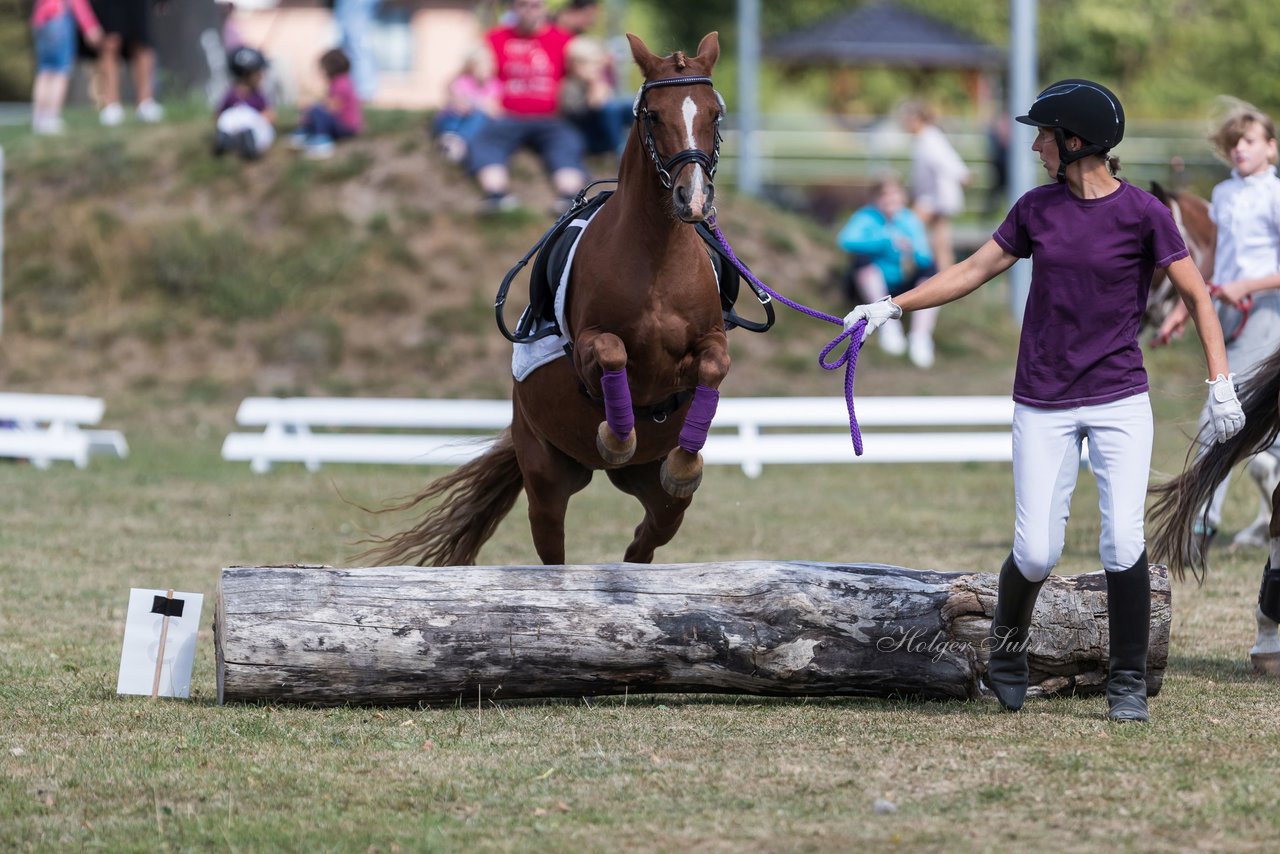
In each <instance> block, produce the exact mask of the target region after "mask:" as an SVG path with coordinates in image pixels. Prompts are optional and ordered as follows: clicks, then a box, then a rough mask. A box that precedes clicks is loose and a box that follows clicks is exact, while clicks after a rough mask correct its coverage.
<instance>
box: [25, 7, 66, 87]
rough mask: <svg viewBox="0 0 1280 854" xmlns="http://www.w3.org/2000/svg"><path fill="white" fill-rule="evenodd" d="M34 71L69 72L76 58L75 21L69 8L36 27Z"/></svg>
mask: <svg viewBox="0 0 1280 854" xmlns="http://www.w3.org/2000/svg"><path fill="white" fill-rule="evenodd" d="M33 35H34V36H35V51H36V72H37V73H38V72H42V71H52V72H56V73H58V74H70V73H71V69H72V67H73V66H74V65H75V60H76V22H75V19H74V18H72V17H71V9H70V7H68V8H67V11H65V12H63V13H62V14H61V15H59V16H58V17H56V18H50V19H49V20H48V21H47V22H45V23H44V24H42V25H40V26H39V27H36V31H35V33H34V34H33Z"/></svg>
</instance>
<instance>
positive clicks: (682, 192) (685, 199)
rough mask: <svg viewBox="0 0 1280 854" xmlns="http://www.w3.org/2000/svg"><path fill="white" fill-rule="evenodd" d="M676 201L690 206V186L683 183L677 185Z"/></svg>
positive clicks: (684, 205)
mask: <svg viewBox="0 0 1280 854" xmlns="http://www.w3.org/2000/svg"><path fill="white" fill-rule="evenodd" d="M675 196H676V203H677V204H679V205H681V206H683V207H688V206H689V188H688V187H685V186H683V185H677V186H676V189H675Z"/></svg>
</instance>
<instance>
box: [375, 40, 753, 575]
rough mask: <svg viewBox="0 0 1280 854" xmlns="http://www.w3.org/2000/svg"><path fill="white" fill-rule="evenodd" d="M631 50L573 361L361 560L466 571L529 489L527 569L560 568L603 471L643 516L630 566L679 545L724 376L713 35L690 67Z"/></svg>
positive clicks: (578, 305) (582, 253)
mask: <svg viewBox="0 0 1280 854" xmlns="http://www.w3.org/2000/svg"><path fill="white" fill-rule="evenodd" d="M627 38H628V39H629V40H630V42H631V53H632V56H633V57H634V58H635V62H636V64H637V65H638V66H639V67H640V70H641V72H643V74H644V80H645V82H644V85H643V86H642V87H641V89H640V93H639V94H638V95H637V97H636V105H635V113H636V121H635V123H634V124H633V126H632V130H631V135H630V137H629V138H628V140H627V144H626V147H625V149H624V151H623V154H622V159H621V162H620V164H619V168H618V186H617V190H616V191H615V192H614V193H613V195H612V196H610V197H609V198H608V200H607V201H606V202H605V203H604V205H603V206H602V207H601V208H600V210H599V212H598V213H597V214H596V216H595V217H594V218H593V219H592V220H591V222H590V225H589V226H587V228H586V230H585V232H584V233H583V235H582V239H581V241H580V243H579V245H578V247H577V251H576V255H575V257H574V261H573V265H572V268H571V275H570V279H569V290H568V294H567V303H566V307H565V311H564V315H565V320H566V322H567V326H568V328H567V329H564V330H562V331H563V333H564V334H565V335H566V336H568V337H569V339H570V340H571V342H572V348H571V352H570V354H569V356H568V357H567V358H558V359H556V360H554V361H552V362H550V363H548V364H545V365H543V366H542V367H539V368H537V369H536V370H534V371H533V373H532V374H530V375H529V376H528V377H526V378H525V379H524V380H523V381H521V382H516V383H514V390H513V394H512V409H513V417H512V423H511V426H510V427H509V428H508V429H506V430H504V431H503V432H502V433H501V434H500V435H499V436H498V438H497V441H496V442H495V444H494V445H493V446H492V447H491V448H490V450H489V451H488V452H486V453H485V454H484V455H483V456H481V457H478V458H476V459H475V460H472V461H471V462H469V463H466V464H464V465H463V466H461V467H459V468H457V469H455V470H454V471H453V472H451V473H449V474H447V475H444V476H443V477H441V478H439V479H437V480H435V481H433V482H432V483H430V484H428V485H427V487H426V488H425V489H424V490H423V491H422V492H421V493H419V494H418V495H416V496H414V497H412V498H410V499H409V500H408V501H406V502H405V503H403V504H401V505H398V506H397V507H392V508H389V509H391V510H403V509H408V508H411V507H413V506H415V505H417V504H419V503H421V502H424V501H428V500H436V499H438V500H439V503H438V504H436V505H435V506H434V507H432V508H430V509H429V510H428V511H427V512H426V515H425V516H424V517H423V518H422V519H421V520H420V521H419V522H418V524H417V525H416V526H414V527H413V528H412V529H410V530H408V531H404V532H402V533H400V534H396V535H393V536H391V537H387V538H379V539H377V540H376V541H377V542H379V543H380V545H379V546H377V547H376V548H374V549H372V550H371V551H370V552H367V553H366V556H373V557H375V558H377V559H379V560H389V561H401V560H407V561H410V562H412V563H415V564H419V565H423V566H425V565H436V566H460V565H467V564H473V563H475V560H476V556H477V555H478V554H479V552H480V548H481V547H482V546H483V545H484V543H485V542H486V541H488V539H489V538H490V537H491V536H492V535H493V532H494V530H495V529H496V528H497V526H498V523H499V522H500V521H501V520H502V519H503V518H504V517H505V516H506V514H507V513H508V512H510V510H511V508H512V506H513V505H514V504H515V501H516V499H517V498H518V497H519V494H520V491H521V490H524V492H525V494H526V495H527V496H528V502H529V524H530V527H531V529H532V534H533V544H534V548H535V549H536V550H537V553H538V557H539V558H540V559H541V560H542V562H543V563H544V564H563V563H564V562H565V546H564V539H565V514H566V511H567V508H568V505H569V499H570V497H571V496H573V495H574V494H575V493H577V492H579V491H581V490H582V489H584V488H585V487H586V486H587V484H588V483H589V482H590V481H591V478H592V475H593V473H594V472H595V471H596V470H599V469H603V470H604V471H605V472H606V473H607V475H608V477H609V479H610V480H611V481H612V482H613V484H614V486H616V487H617V488H618V489H620V490H622V491H623V492H626V493H628V494H630V495H633V496H635V497H636V498H637V499H639V501H640V504H641V505H642V506H643V507H644V519H643V520H642V521H641V522H640V524H639V525H638V526H637V527H636V529H635V537H634V539H633V540H632V541H631V544H630V545H629V546H628V547H627V549H626V553H625V556H624V559H625V560H627V561H636V562H641V563H647V562H650V561H652V560H653V556H654V551H655V550H656V549H657V548H658V547H659V546H662V545H664V544H666V543H668V542H670V540H671V538H672V537H674V536H675V534H676V531H677V530H679V528H680V524H681V522H682V521H683V519H684V513H685V510H686V509H687V508H688V507H689V504H690V502H691V500H692V495H693V492H694V490H695V489H697V487H698V484H699V482H700V481H701V478H702V455H701V454H700V453H699V451H700V449H701V448H702V446H703V443H704V442H705V440H706V435H707V430H708V429H709V427H710V423H711V418H712V416H714V414H715V409H716V403H717V401H718V398H719V391H718V387H719V385H720V383H721V381H723V380H724V378H725V375H726V374H727V373H728V371H729V351H728V342H727V339H726V336H725V322H724V319H723V317H722V314H721V301H720V295H719V292H718V289H717V276H716V272H715V268H714V267H713V266H712V262H711V258H710V256H709V255H708V253H707V250H706V248H705V246H704V244H703V240H702V238H701V237H700V236H699V235H698V233H697V231H696V230H695V227H694V224H695V223H699V222H702V221H703V220H705V219H706V218H707V217H708V216H709V215H710V214H711V213H712V202H713V197H714V188H713V186H712V178H713V176H714V173H715V166H716V159H717V157H718V152H719V141H720V121H721V119H722V118H723V114H724V102H723V101H722V100H721V99H720V96H719V94H718V93H717V92H716V90H715V88H714V87H713V86H712V83H711V71H712V68H713V67H714V66H715V63H716V59H717V58H718V57H719V54H720V46H719V39H718V37H717V34H716V33H711V34H709V35H707V36H706V37H705V38H703V40H702V43H701V44H700V45H699V46H698V53H697V55H696V56H686V55H685V54H684V53H683V52H676V53H674V54H672V55H671V56H667V57H659V56H656V55H654V54H653V53H651V52H650V51H649V49H648V48H647V47H646V46H645V44H644V42H642V41H641V40H640V39H639V38H637V37H636V36H633V35H628V36H627Z"/></svg>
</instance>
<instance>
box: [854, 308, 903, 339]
mask: <svg viewBox="0 0 1280 854" xmlns="http://www.w3.org/2000/svg"><path fill="white" fill-rule="evenodd" d="M899 317H902V309H901V308H899V307H898V304H897V303H895V302H894V301H893V299H892V298H890V297H884V298H883V299H878V300H876V301H875V302H872V303H867V304H865V305H859V306H856V307H854V309H853V311H851V312H849V313H848V314H846V315H845V316H844V328H845V329H846V330H847V329H852V328H853V325H854V324H855V323H857V322H858V321H859V320H865V321H867V326H866V328H865V329H863V330H862V339H863V340H864V341H865V340H866V338H867V336H868V335H870V334H871V333H872V332H875V331H876V330H877V329H879V328H880V327H881V326H884V324H885V321H888V320H897V319H898V318H899Z"/></svg>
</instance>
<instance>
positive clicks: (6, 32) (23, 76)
mask: <svg viewBox="0 0 1280 854" xmlns="http://www.w3.org/2000/svg"><path fill="white" fill-rule="evenodd" d="M30 21H31V0H0V101H25V100H28V99H30V97H31V79H32V71H33V70H34V68H35V59H34V55H33V54H32V51H31V25H30Z"/></svg>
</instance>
